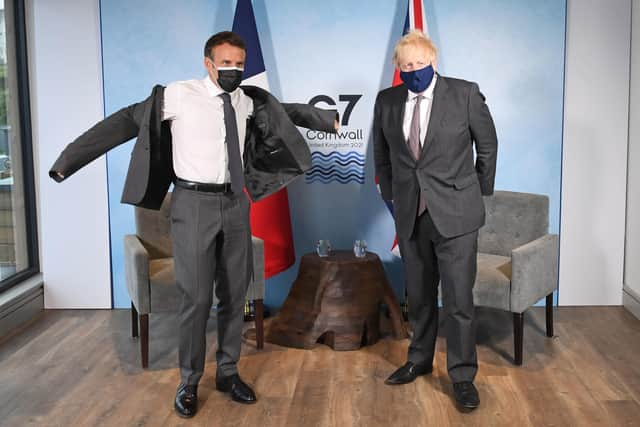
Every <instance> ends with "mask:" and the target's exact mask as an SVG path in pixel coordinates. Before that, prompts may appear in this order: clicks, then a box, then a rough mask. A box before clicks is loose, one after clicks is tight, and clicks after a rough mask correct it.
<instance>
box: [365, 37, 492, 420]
mask: <svg viewBox="0 0 640 427" xmlns="http://www.w3.org/2000/svg"><path fill="white" fill-rule="evenodd" d="M436 61H437V51H436V48H435V46H434V45H433V43H432V42H431V40H429V39H428V38H427V37H426V36H425V35H424V34H423V33H422V32H421V31H417V30H416V31H412V32H411V33H409V34H407V35H406V36H404V37H403V38H402V39H401V40H400V41H399V42H398V44H397V45H396V48H395V52H394V62H395V65H396V66H397V67H398V68H399V69H400V77H401V79H402V81H403V83H404V84H402V85H399V86H396V87H392V88H388V89H385V90H383V91H381V92H380V93H379V94H378V97H377V99H376V103H375V113H374V125H373V135H374V157H375V167H376V174H377V176H378V179H379V183H380V189H381V193H382V197H383V199H385V200H388V201H393V210H394V217H395V224H396V231H397V234H398V243H399V246H400V252H401V254H402V260H403V263H404V268H405V273H406V281H407V294H408V297H409V317H410V322H411V326H412V328H413V337H412V339H411V343H410V346H409V351H408V357H407V363H406V364H405V365H404V366H402V367H401V368H399V369H398V370H396V371H395V372H394V373H393V374H392V375H391V376H390V377H389V378H388V379H387V381H386V383H387V384H406V383H409V382H411V381H413V380H415V379H416V378H417V377H418V376H419V375H426V374H429V373H431V371H432V364H433V357H434V352H435V343H436V337H437V329H438V283H439V282H440V283H441V285H442V286H441V287H442V300H443V305H444V315H445V336H446V339H447V369H448V372H449V377H450V378H451V380H452V381H453V383H454V394H455V399H456V402H457V403H458V405H459V407H460V408H462V409H466V410H470V409H474V408H476V407H477V406H478V405H479V403H480V399H479V396H478V392H477V390H476V388H475V387H474V385H473V380H474V378H475V375H476V372H477V369H478V363H477V356H476V342H475V322H474V305H473V293H472V290H473V284H474V281H475V277H476V256H477V239H478V229H479V228H480V227H481V226H482V225H483V224H484V218H485V211H484V203H483V200H482V196H483V195H491V194H492V193H493V186H494V178H495V169H496V155H497V148H498V143H497V137H496V131H495V127H494V124H493V120H492V118H491V115H490V113H489V109H488V108H487V105H486V104H485V102H484V101H485V99H484V96H483V95H482V94H481V93H480V91H479V89H478V85H477V84H475V83H471V82H467V81H464V80H458V79H452V78H448V77H444V76H441V75H438V74H437V73H435V68H436V65H437V62H436ZM474 145H475V154H476V158H475V162H474Z"/></svg>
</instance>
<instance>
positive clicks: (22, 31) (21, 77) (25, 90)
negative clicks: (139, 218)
mask: <svg viewBox="0 0 640 427" xmlns="http://www.w3.org/2000/svg"><path fill="white" fill-rule="evenodd" d="M9 1H13V9H14V14H13V16H12V17H9V16H6V15H5V20H6V19H13V21H14V28H15V32H16V34H15V42H16V46H15V47H16V49H15V52H16V57H15V58H11V59H14V60H15V61H16V71H17V76H16V77H17V82H18V94H17V95H18V96H17V100H18V111H19V114H20V151H21V154H22V164H21V167H22V171H23V173H22V175H23V177H24V183H23V185H24V204H25V206H24V211H25V212H24V213H25V231H26V233H27V236H26V242H27V256H28V259H29V263H28V267H27V268H25V269H24V270H22V271H18V272H16V273H15V274H13V275H11V276H10V277H7V278H6V279H4V280H2V281H0V292H3V291H6V290H7V289H9V288H11V287H13V286H15V285H17V284H19V283H21V282H23V281H24V280H26V279H28V278H30V277H32V276H34V275H36V274H38V273H40V259H39V254H38V230H37V227H38V222H37V221H38V220H37V215H36V191H35V168H34V165H33V139H32V133H31V102H30V98H29V93H30V92H29V67H28V65H29V59H28V55H27V28H26V11H25V2H24V0H9ZM5 10H6V7H5ZM8 60H9V58H8Z"/></svg>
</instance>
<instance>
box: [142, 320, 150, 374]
mask: <svg viewBox="0 0 640 427" xmlns="http://www.w3.org/2000/svg"><path fill="white" fill-rule="evenodd" d="M140 359H141V360H142V368H143V369H147V367H148V366H149V315H148V314H142V315H140Z"/></svg>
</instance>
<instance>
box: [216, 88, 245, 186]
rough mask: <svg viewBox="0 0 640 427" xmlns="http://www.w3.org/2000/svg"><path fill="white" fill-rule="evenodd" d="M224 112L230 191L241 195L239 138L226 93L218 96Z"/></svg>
mask: <svg viewBox="0 0 640 427" xmlns="http://www.w3.org/2000/svg"><path fill="white" fill-rule="evenodd" d="M220 97H221V98H222V101H223V102H222V107H223V110H224V129H225V132H226V136H225V140H224V141H225V143H226V144H227V154H228V159H229V175H231V191H233V193H234V194H240V193H242V190H243V189H244V174H243V172H242V159H241V157H240V138H239V137H238V124H237V122H236V112H235V110H234V109H233V105H231V96H229V94H228V93H227V92H224V93H222V94H220Z"/></svg>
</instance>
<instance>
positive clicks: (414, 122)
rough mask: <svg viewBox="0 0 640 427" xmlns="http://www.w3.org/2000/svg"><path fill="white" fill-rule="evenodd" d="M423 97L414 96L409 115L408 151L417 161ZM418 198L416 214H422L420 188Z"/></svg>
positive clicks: (422, 201)
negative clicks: (413, 103)
mask: <svg viewBox="0 0 640 427" xmlns="http://www.w3.org/2000/svg"><path fill="white" fill-rule="evenodd" d="M423 99H424V96H422V95H418V96H416V97H415V100H416V106H415V107H414V108H413V117H411V127H410V128H409V141H408V142H409V151H411V154H412V155H413V158H414V160H415V161H416V162H417V161H418V160H419V159H420V152H421V151H422V150H421V147H420V101H421V100H423ZM419 191H420V196H419V200H418V216H420V215H422V214H423V213H424V211H425V210H427V203H426V201H425V199H424V194H422V189H420V190H419Z"/></svg>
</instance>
